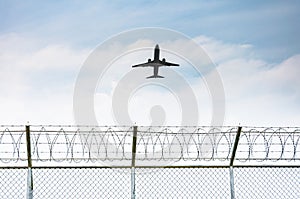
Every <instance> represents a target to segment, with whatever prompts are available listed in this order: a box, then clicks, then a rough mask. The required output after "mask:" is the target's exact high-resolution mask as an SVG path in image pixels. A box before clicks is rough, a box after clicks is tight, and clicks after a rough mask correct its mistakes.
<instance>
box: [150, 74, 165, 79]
mask: <svg viewBox="0 0 300 199" xmlns="http://www.w3.org/2000/svg"><path fill="white" fill-rule="evenodd" d="M150 78H165V77H163V76H160V75H152V76H149V77H147V79H150Z"/></svg>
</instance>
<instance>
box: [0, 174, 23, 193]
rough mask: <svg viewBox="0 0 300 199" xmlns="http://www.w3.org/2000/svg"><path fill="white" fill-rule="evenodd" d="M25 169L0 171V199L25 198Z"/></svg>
mask: <svg viewBox="0 0 300 199" xmlns="http://www.w3.org/2000/svg"><path fill="white" fill-rule="evenodd" d="M26 184H27V169H0V198H5V199H19V198H20V199H21V198H22V199H24V198H26V187H27V186H26Z"/></svg>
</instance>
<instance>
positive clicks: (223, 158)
mask: <svg viewBox="0 0 300 199" xmlns="http://www.w3.org/2000/svg"><path fill="white" fill-rule="evenodd" d="M0 133H1V134H0V198H14V199H15V198H34V199H35V198H43V199H47V198H55V199H57V198H300V180H299V179H300V156H299V154H300V148H299V147H300V144H299V141H300V129H299V128H257V127H242V128H241V127H239V128H238V127H90V126H30V127H29V126H27V127H26V128H25V127H24V126H0ZM31 193H32V194H31Z"/></svg>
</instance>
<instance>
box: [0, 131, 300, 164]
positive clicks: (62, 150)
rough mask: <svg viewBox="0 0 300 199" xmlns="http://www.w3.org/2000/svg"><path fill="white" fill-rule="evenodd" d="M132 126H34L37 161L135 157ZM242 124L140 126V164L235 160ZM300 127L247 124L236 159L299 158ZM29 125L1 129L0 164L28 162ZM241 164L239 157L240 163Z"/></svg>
mask: <svg viewBox="0 0 300 199" xmlns="http://www.w3.org/2000/svg"><path fill="white" fill-rule="evenodd" d="M132 130H133V129H132V127H88V126H84V127H75V126H64V127H61V126H59V127H57V126H47V127H40V126H33V127H31V132H30V135H31V145H32V147H31V148H32V149H31V150H32V160H33V161H34V162H66V163H79V162H85V163H86V162H92V163H95V162H120V163H121V164H122V163H124V162H126V161H128V162H129V161H130V160H131V156H132V155H131V148H132V147H131V145H132V135H133V133H132ZM236 130H237V127H226V128H225V127H224V128H219V127H218V128H217V127H213V128H210V127H138V132H137V149H136V150H137V154H136V160H137V164H141V165H147V164H148V163H149V164H152V163H153V161H155V162H156V163H159V162H162V164H164V163H163V162H182V161H185V162H197V163H199V162H201V161H211V162H214V161H224V162H225V163H224V164H227V163H226V162H227V161H229V159H230V158H231V153H232V147H233V143H234V139H235V136H236ZM299 140H300V128H248V129H247V128H244V129H243V130H242V133H241V137H240V141H239V143H238V148H237V153H236V158H235V160H237V161H239V162H242V163H243V162H251V161H255V162H267V161H271V162H278V161H296V160H297V161H298V160H299V159H300V155H299V153H300V152H299V151H300V149H299ZM26 160H27V155H26V138H25V128H24V129H22V128H21V127H19V126H16V127H15V126H12V127H11V128H10V127H8V126H5V127H4V128H3V129H1V131H0V162H1V163H2V164H10V163H12V162H14V163H18V162H25V161H26ZM235 162H236V161H235Z"/></svg>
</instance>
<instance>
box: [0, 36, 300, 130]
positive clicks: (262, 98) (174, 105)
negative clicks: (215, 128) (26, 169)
mask: <svg viewBox="0 0 300 199" xmlns="http://www.w3.org/2000/svg"><path fill="white" fill-rule="evenodd" d="M195 41H196V42H197V43H199V45H200V46H201V47H202V48H203V49H204V50H205V51H206V52H207V54H208V55H209V56H210V57H211V59H212V61H213V62H214V63H215V64H216V66H217V70H218V72H219V73H220V75H221V77H222V80H223V85H224V88H225V94H226V118H225V122H224V124H226V125H238V124H239V123H241V124H242V125H255V126H297V125H298V126H299V122H300V114H299V111H300V105H299V103H298V102H299V99H300V89H299V86H298V85H300V80H299V78H298V77H297V74H299V73H300V68H299V67H298V66H299V64H300V55H299V54H296V55H294V56H291V57H289V58H288V59H286V60H284V61H282V62H281V63H268V62H267V61H265V60H262V59H257V58H255V57H254V56H253V54H255V46H252V45H251V44H248V43H244V44H231V43H224V42H222V41H219V40H216V39H214V38H210V37H206V36H198V37H196V38H195ZM91 50H92V49H82V48H74V47H71V46H68V45H66V44H63V43H53V44H48V45H44V44H41V43H40V41H38V40H35V39H32V38H26V37H25V36H22V35H17V34H7V35H2V36H1V37H0V78H1V84H0V90H1V94H0V110H1V113H2V114H1V115H0V121H1V124H24V123H26V122H27V121H29V122H30V123H31V124H72V123H73V122H74V121H73V110H72V100H73V99H72V97H73V89H74V83H75V81H76V76H77V74H78V72H79V70H80V67H81V65H82V63H83V62H84V61H85V59H86V58H87V56H88V54H89V52H91ZM111 50H112V51H114V50H115V49H113V48H112V49H111ZM106 53H115V52H110V51H108V52H106ZM142 54H143V58H142V61H146V60H144V57H145V58H148V55H147V53H142ZM144 54H145V56H144ZM138 57H140V55H139V56H138ZM150 57H152V52H151V54H150ZM133 58H134V59H136V60H135V61H133V62H134V63H136V62H137V63H139V61H140V60H141V58H137V56H135V55H133V57H130V59H131V60H132V59H133ZM172 59H173V58H172ZM120 61H122V59H121V60H120ZM123 61H124V62H123V63H126V64H129V65H130V63H129V62H127V61H126V60H123ZM117 63H118V62H117ZM119 63H120V62H119ZM132 64H133V63H132ZM129 68H130V67H129ZM126 70H127V69H124V71H126ZM178 71H179V72H183V73H184V74H183V77H185V78H187V81H189V83H190V85H191V87H192V89H193V90H194V92H195V93H196V95H197V99H198V100H199V102H198V105H199V107H198V109H199V110H200V113H199V114H200V119H199V125H209V122H210V118H211V99H210V95H209V91H208V90H207V87H206V85H205V81H203V78H200V77H198V76H195V77H194V76H193V75H191V74H192V73H193V71H192V70H190V69H189V67H187V68H186V69H179V70H178ZM149 72H150V73H151V71H149ZM162 73H163V70H162ZM105 75H107V77H106V78H107V81H106V83H105V84H103V85H102V84H101V88H100V89H98V90H97V91H96V92H95V110H96V113H97V117H98V119H99V124H107V125H109V124H113V123H114V118H113V115H112V108H111V106H112V105H111V100H112V99H111V97H112V94H113V89H114V87H115V85H116V84H117V80H118V79H119V78H120V77H122V70H110V71H107V73H106V74H105ZM209 75H210V74H209V73H208V74H205V78H209ZM183 92H184V91H183ZM153 99H155V100H153ZM156 105H161V106H162V107H165V115H164V117H165V120H166V124H170V125H176V124H177V123H178V122H179V121H180V120H181V118H180V116H178V115H179V113H180V111H181V110H180V109H181V107H180V103H178V100H177V99H176V97H175V96H173V95H172V94H170V93H168V91H159V92H158V91H157V90H155V89H153V88H152V89H144V90H143V89H140V90H138V91H137V92H136V93H134V94H133V95H132V97H131V101H129V115H131V117H132V118H131V119H132V120H133V121H137V122H138V123H139V124H146V125H147V124H150V123H151V107H153V106H156ZM135 107H138V108H135Z"/></svg>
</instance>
